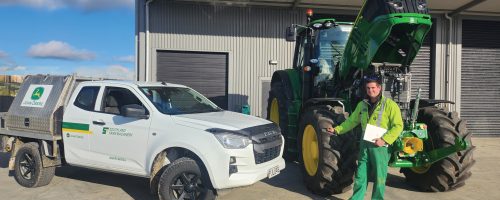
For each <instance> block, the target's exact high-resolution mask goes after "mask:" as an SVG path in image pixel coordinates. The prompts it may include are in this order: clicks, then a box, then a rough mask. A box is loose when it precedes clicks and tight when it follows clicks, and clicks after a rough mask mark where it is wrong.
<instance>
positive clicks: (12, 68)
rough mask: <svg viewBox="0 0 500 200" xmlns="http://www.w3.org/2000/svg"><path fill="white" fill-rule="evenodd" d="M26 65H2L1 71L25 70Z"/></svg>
mask: <svg viewBox="0 0 500 200" xmlns="http://www.w3.org/2000/svg"><path fill="white" fill-rule="evenodd" d="M25 70H26V67H25V66H0V72H10V71H25Z"/></svg>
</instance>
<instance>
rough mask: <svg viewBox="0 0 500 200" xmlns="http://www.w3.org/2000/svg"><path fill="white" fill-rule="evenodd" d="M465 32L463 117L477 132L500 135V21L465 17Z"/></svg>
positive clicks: (463, 41) (471, 128) (463, 46)
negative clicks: (467, 18) (476, 19)
mask: <svg viewBox="0 0 500 200" xmlns="http://www.w3.org/2000/svg"><path fill="white" fill-rule="evenodd" d="M485 27H488V28H487V29H485ZM462 34H463V37H462V78H461V80H462V87H461V90H462V95H461V97H462V105H461V116H462V118H463V119H466V120H467V122H468V124H467V125H468V127H469V129H470V130H471V131H472V132H473V133H474V134H498V135H500V115H499V113H500V106H499V105H500V90H499V89H498V88H500V67H499V66H500V38H499V37H498V35H500V22H493V21H474V20H464V21H463V33H462Z"/></svg>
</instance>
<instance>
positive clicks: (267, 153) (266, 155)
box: [254, 145, 281, 164]
mask: <svg viewBox="0 0 500 200" xmlns="http://www.w3.org/2000/svg"><path fill="white" fill-rule="evenodd" d="M280 150H281V145H279V146H275V147H271V148H269V149H264V152H263V153H259V152H257V151H255V150H254V156H255V164H261V163H265V162H267V161H270V160H272V159H275V158H276V157H278V156H279V155H280Z"/></svg>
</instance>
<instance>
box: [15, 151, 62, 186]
mask: <svg viewBox="0 0 500 200" xmlns="http://www.w3.org/2000/svg"><path fill="white" fill-rule="evenodd" d="M54 174H55V167H46V168H44V167H43V165H42V158H41V156H40V150H39V147H38V144H37V143H35V142H30V143H25V144H23V145H22V146H21V148H19V150H18V151H17V153H16V159H15V167H14V178H15V179H16V181H17V183H19V185H21V186H23V187H27V188H36V187H41V186H45V185H48V184H49V183H50V181H51V180H52V178H53V177H54Z"/></svg>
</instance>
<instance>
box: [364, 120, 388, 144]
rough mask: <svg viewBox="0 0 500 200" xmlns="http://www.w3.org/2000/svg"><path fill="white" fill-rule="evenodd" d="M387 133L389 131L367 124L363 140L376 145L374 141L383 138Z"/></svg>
mask: <svg viewBox="0 0 500 200" xmlns="http://www.w3.org/2000/svg"><path fill="white" fill-rule="evenodd" d="M386 132H387V129H385V128H380V127H377V126H374V125H371V124H367V125H366V128H365V134H364V135H363V140H366V141H368V142H371V143H374V141H373V140H375V139H377V138H381V137H382V136H383V135H384V134H385V133H386Z"/></svg>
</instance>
